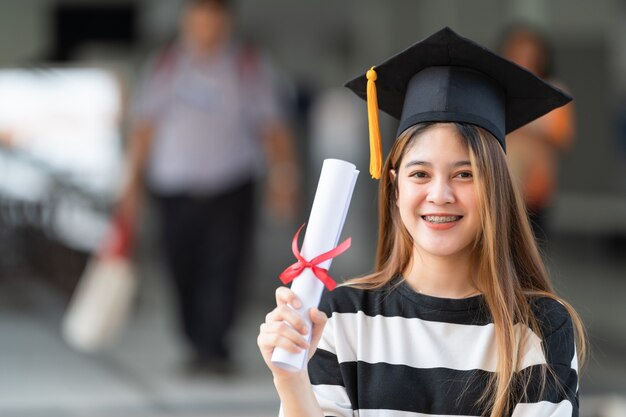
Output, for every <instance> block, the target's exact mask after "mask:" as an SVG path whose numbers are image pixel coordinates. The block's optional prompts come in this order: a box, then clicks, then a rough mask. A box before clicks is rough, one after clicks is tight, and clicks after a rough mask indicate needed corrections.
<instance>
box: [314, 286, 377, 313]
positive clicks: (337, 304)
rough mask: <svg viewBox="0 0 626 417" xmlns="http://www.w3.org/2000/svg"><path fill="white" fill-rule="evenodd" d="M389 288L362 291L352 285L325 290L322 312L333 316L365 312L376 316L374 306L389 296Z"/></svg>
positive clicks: (321, 305)
mask: <svg viewBox="0 0 626 417" xmlns="http://www.w3.org/2000/svg"><path fill="white" fill-rule="evenodd" d="M388 292H389V291H388V289H387V288H381V289H362V288H357V287H354V286H350V285H340V286H338V287H337V288H335V289H334V290H333V291H328V290H325V291H324V293H323V294H322V300H321V302H320V307H319V308H320V310H322V311H323V312H325V313H326V315H328V316H331V315H332V314H333V313H358V312H364V313H365V314H368V315H374V314H371V313H374V312H373V311H370V310H372V306H377V305H380V301H381V298H382V297H384V296H385V295H389V294H388Z"/></svg>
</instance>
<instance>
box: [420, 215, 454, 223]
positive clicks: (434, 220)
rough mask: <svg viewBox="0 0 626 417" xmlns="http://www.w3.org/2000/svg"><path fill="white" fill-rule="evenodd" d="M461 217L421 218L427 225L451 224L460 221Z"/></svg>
mask: <svg viewBox="0 0 626 417" xmlns="http://www.w3.org/2000/svg"><path fill="white" fill-rule="evenodd" d="M462 217H463V216H422V219H424V220H426V221H427V222H429V223H437V224H441V223H452V222H456V221H458V220H461V218H462Z"/></svg>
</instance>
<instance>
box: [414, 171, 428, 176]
mask: <svg viewBox="0 0 626 417" xmlns="http://www.w3.org/2000/svg"><path fill="white" fill-rule="evenodd" d="M411 176H412V177H414V178H426V177H427V176H428V174H426V173H425V172H424V171H417V172H414V173H412V174H411Z"/></svg>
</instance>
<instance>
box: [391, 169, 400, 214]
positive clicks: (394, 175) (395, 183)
mask: <svg viewBox="0 0 626 417" xmlns="http://www.w3.org/2000/svg"><path fill="white" fill-rule="evenodd" d="M389 181H390V182H391V184H392V186H393V192H394V194H395V196H396V206H397V205H398V191H399V190H398V173H397V172H396V170H395V169H390V170H389Z"/></svg>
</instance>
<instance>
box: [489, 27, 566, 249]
mask: <svg viewBox="0 0 626 417" xmlns="http://www.w3.org/2000/svg"><path fill="white" fill-rule="evenodd" d="M499 52H500V54H501V55H502V56H504V57H505V58H508V59H509V60H511V61H513V62H515V63H516V64H518V65H520V66H522V67H524V68H527V69H528V70H529V71H530V72H532V73H533V74H535V75H536V76H537V77H539V78H542V79H545V80H547V81H549V82H550V83H551V84H552V85H555V86H557V87H559V88H561V89H562V90H565V91H567V89H566V88H565V87H564V86H563V84H562V83H561V82H560V81H559V80H558V79H555V78H554V76H553V72H552V70H553V68H552V66H553V64H552V61H553V57H552V48H551V46H550V45H549V43H548V40H547V39H546V37H545V36H544V35H543V34H542V33H541V32H540V31H539V30H538V29H536V28H535V27H533V26H532V25H529V24H525V23H519V24H515V25H512V26H510V27H509V28H508V29H507V30H505V32H504V35H503V36H502V39H501V41H500V48H499ZM574 133H575V131H574V105H573V104H572V103H570V104H568V105H566V106H564V107H561V108H559V109H556V110H554V111H552V112H550V113H548V114H546V115H545V116H543V117H540V118H539V119H537V120H536V121H534V122H532V123H529V124H528V125H526V126H523V127H521V128H520V129H517V130H516V131H514V132H512V133H510V134H509V135H508V136H507V157H508V160H509V166H510V167H511V170H512V174H513V177H514V178H515V179H516V181H517V183H518V186H519V187H520V189H521V190H522V193H523V196H524V199H525V202H526V207H527V209H528V212H529V215H530V218H531V222H532V225H533V229H534V232H535V237H536V238H537V239H539V241H540V242H541V243H543V241H545V240H546V239H547V233H548V232H549V226H548V225H547V222H546V216H547V210H548V209H549V207H550V203H551V201H552V197H553V195H554V192H555V190H556V187H557V176H558V160H559V157H560V156H561V154H563V153H564V152H566V151H567V150H568V149H569V148H570V146H571V144H572V140H573V138H574Z"/></svg>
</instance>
